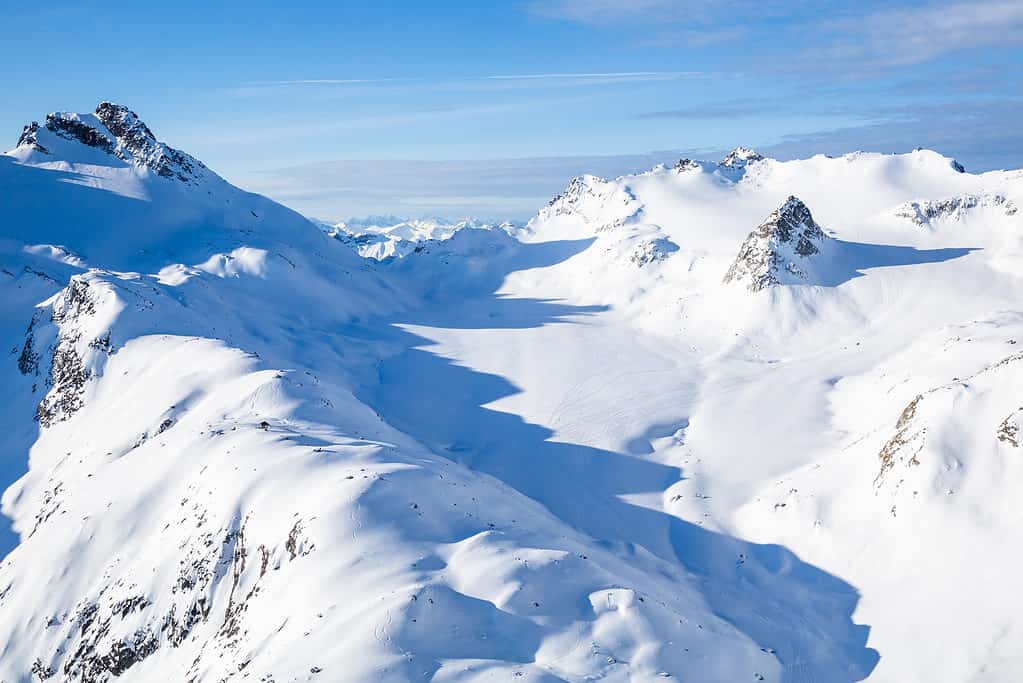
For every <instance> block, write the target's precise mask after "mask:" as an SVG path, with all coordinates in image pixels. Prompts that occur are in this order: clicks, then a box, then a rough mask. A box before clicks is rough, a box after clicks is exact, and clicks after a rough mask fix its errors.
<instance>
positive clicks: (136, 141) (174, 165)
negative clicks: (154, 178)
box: [16, 102, 207, 184]
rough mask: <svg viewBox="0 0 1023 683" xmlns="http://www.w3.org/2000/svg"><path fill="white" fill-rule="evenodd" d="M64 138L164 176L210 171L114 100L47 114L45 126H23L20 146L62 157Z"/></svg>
mask: <svg viewBox="0 0 1023 683" xmlns="http://www.w3.org/2000/svg"><path fill="white" fill-rule="evenodd" d="M65 141H70V142H72V143H78V144H81V145H85V146H86V147H90V148H93V149H96V150H99V151H100V152H103V153H105V154H110V155H112V156H115V157H117V158H118V159H120V160H121V161H124V162H126V163H129V164H134V165H136V166H138V167H144V168H147V169H149V170H151V171H153V172H154V173H156V174H157V175H159V176H162V177H164V178H173V179H177V180H180V181H182V182H185V183H190V184H195V183H198V182H199V181H200V180H201V179H202V178H203V177H204V175H205V174H206V172H207V169H206V166H205V165H204V164H203V163H202V162H201V161H199V160H198V159H195V158H194V157H192V156H190V155H188V154H186V153H184V152H182V151H180V150H177V149H174V148H173V147H170V146H168V145H166V144H164V143H162V142H160V141H158V140H157V139H156V136H155V135H153V132H152V131H151V130H150V129H149V127H148V126H147V125H146V124H145V123H144V122H143V121H142V120H141V119H139V117H138V115H137V114H135V112H133V111H131V110H130V109H128V107H125V106H123V105H120V104H114V103H112V102H100V104H99V106H97V107H96V111H95V112H93V113H92V114H76V113H71V112H54V113H51V114H47V115H46V121H45V123H44V124H43V125H42V126H40V125H39V123H38V122H37V121H33V122H32V123H30V124H29V125H27V126H25V127H24V128H23V129H22V132H21V136H20V137H19V138H18V147H17V149H22V148H27V150H28V151H30V152H35V153H38V154H42V155H48V156H57V157H61V156H63V155H62V154H61V152H62V151H63V149H62V148H65V146H66V142H65ZM16 151H17V150H16ZM67 160H68V161H74V160H75V159H67Z"/></svg>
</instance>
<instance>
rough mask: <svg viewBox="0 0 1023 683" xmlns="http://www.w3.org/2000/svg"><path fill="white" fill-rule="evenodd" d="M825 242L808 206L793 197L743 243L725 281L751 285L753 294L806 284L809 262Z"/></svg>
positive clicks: (824, 235)
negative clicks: (784, 286) (764, 290)
mask: <svg viewBox="0 0 1023 683" xmlns="http://www.w3.org/2000/svg"><path fill="white" fill-rule="evenodd" d="M826 239H828V237H827V235H826V234H825V233H824V230H822V229H821V227H820V226H819V225H817V223H816V221H814V219H813V215H812V214H811V213H810V209H808V208H807V207H806V204H804V203H803V202H802V201H801V200H800V199H798V198H797V197H794V196H790V197H789V198H788V199H787V200H785V203H784V204H782V205H781V206H780V207H778V208H777V209H775V210H774V211H773V212H772V213H771V215H770V216H768V217H767V220H765V221H764V222H763V223H761V224H760V225H759V226H758V227H757V228H756V229H755V230H754V231H753V232H751V233H750V234H749V236H748V237H747V238H746V239H745V240H744V241H743V243H742V246H741V247H739V254H738V256H736V258H735V261H734V262H733V263H732V266H731V267H730V268H729V269H728V272H727V273H726V274H725V280H724V281H725V282H726V283H727V282H745V281H748V288H749V290H750V291H751V292H759V291H760V290H762V289H765V288H767V287H771V286H774V285H778V284H792V283H797V282H800V281H806V280H807V279H808V274H807V259H809V258H810V257H812V256H814V255H815V254H819V253H820V251H821V245H822V244H823V242H824V240H826Z"/></svg>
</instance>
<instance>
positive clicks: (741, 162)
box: [718, 147, 764, 168]
mask: <svg viewBox="0 0 1023 683" xmlns="http://www.w3.org/2000/svg"><path fill="white" fill-rule="evenodd" d="M763 159H764V156H763V155H762V154H759V153H758V152H755V151H754V150H752V149H749V148H748V147H736V148H735V149H733V150H732V151H731V152H729V153H728V154H726V155H725V158H724V159H722V160H721V161H719V162H718V165H719V166H724V167H725V168H746V165H747V164H749V163H751V162H753V161H762V160H763Z"/></svg>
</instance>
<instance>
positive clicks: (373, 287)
mask: <svg viewBox="0 0 1023 683" xmlns="http://www.w3.org/2000/svg"><path fill="white" fill-rule="evenodd" d="M16 134H17V131H12V138H13V135H16ZM567 181H568V179H566V182H567ZM1021 203H1023V172H1021V171H998V172H989V173H983V174H973V173H970V172H967V171H966V170H965V169H963V168H962V167H961V166H960V165H959V164H957V163H956V162H955V161H954V160H952V159H949V158H946V157H943V156H942V155H940V154H938V153H936V152H933V151H927V150H917V151H914V152H911V153H907V154H899V155H882V154H873V153H852V154H848V155H845V156H841V157H835V158H832V157H826V156H823V155H821V156H815V157H813V158H809V159H802V160H796V161H784V162H783V161H777V160H773V159H770V158H765V157H763V156H761V155H759V154H757V153H755V152H753V151H751V150H747V149H742V148H739V149H737V150H735V151H734V152H733V153H731V154H729V155H728V157H726V158H725V159H724V160H722V161H721V162H720V163H718V162H705V161H693V160H688V159H684V160H682V161H680V162H679V163H678V164H675V165H665V166H658V167H656V168H654V169H652V170H650V171H648V172H646V173H640V174H637V175H630V176H624V177H620V178H616V179H611V180H605V179H602V178H598V177H594V176H583V177H580V178H576V179H575V180H572V181H571V182H568V184H567V188H566V189H565V191H564V192H563V193H562V194H561V195H559V196H557V197H556V198H554V199H553V200H552V201H551V202H550V204H549V205H547V206H545V207H543V208H540V209H539V211H538V213H537V214H536V216H535V217H534V218H533V219H532V220H530V221H529V222H528V224H525V225H511V224H504V225H494V224H483V223H475V222H471V221H469V222H465V223H463V224H447V223H445V224H438V223H437V222H434V223H429V222H426V223H424V222H419V223H416V222H408V221H405V222H403V221H397V222H395V221H386V220H385V221H377V222H375V223H374V222H370V223H367V224H365V225H358V224H353V225H342V226H329V228H327V229H325V228H324V226H322V225H321V224H318V223H315V222H313V221H311V220H309V219H307V218H304V217H303V216H301V215H299V214H297V213H295V212H294V211H291V210H289V209H287V208H285V207H283V206H281V205H279V204H277V203H275V202H273V201H271V200H269V199H267V198H265V197H261V196H258V195H254V194H250V193H248V192H245V191H243V190H240V189H238V188H236V187H234V186H232V185H231V184H229V183H228V182H227V181H225V180H224V179H222V178H221V177H220V176H218V175H217V174H216V173H215V172H213V171H212V170H211V169H209V168H207V167H206V166H205V165H204V164H202V163H201V162H200V161H198V160H197V159H195V158H193V157H192V156H190V155H188V154H187V153H185V152H181V151H178V150H175V149H173V148H171V147H169V146H167V145H165V144H163V143H161V142H159V141H158V140H157V138H156V137H155V135H154V134H153V132H152V131H150V129H149V128H148V127H147V126H146V125H145V124H144V123H143V122H142V121H141V120H140V119H139V118H138V117H137V116H135V114H133V113H132V112H131V111H130V110H128V109H127V108H125V107H121V106H118V105H114V104H109V103H103V104H101V105H100V106H99V107H97V109H96V111H95V112H93V113H87V114H72V113H55V114H51V115H49V116H47V117H46V118H45V120H44V121H43V122H42V123H33V124H31V125H29V126H26V127H25V130H24V131H23V133H22V135H21V137H20V139H19V140H18V144H17V146H16V147H15V148H14V149H13V150H12V151H10V152H8V153H6V154H5V155H2V156H0V341H2V346H0V349H2V350H3V355H2V359H3V360H2V362H0V386H2V387H3V390H4V394H5V396H4V399H3V401H0V435H2V437H0V484H2V486H3V488H4V489H6V490H5V492H4V494H3V499H2V510H3V514H4V521H3V524H2V525H0V557H2V558H3V559H2V560H0V681H4V682H5V683H22V682H25V683H27V682H29V681H88V682H101V681H113V680H124V681H188V682H199V681H204V682H205V681H209V682H214V681H217V682H222V681H253V682H257V681H258V682H260V683H270V682H273V683H285V682H288V681H331V682H333V681H385V682H389V681H423V680H430V681H437V682H438V683H440V682H443V683H452V682H455V681H457V682H470V681H472V682H476V681H518V680H522V681H536V682H540V681H543V682H545V683H551V682H554V681H568V682H572V683H576V682H582V681H598V680H599V681H662V680H667V681H685V682H687V683H689V682H692V683H696V682H709V683H716V682H729V683H731V682H740V683H741V682H744V681H752V682H756V681H769V682H779V683H781V682H784V683H806V682H810V681H817V682H826V683H852V682H853V681H861V680H870V681H883V682H892V683H910V682H914V681H921V682H923V681H926V682H928V683H938V682H948V683H961V682H964V681H999V682H1002V681H1005V682H1008V681H1020V680H1023V570H1021V561H1023V531H1021V529H1023V496H1020V494H1019V491H1020V488H1019V487H1020V486H1021V484H1023V433H1021V432H1020V429H1021V425H1023V344H1020V343H1019V342H1021V341H1023V277H1021V273H1023V213H1020V212H1019V211H1018V210H1017V207H1019V206H1020V205H1021ZM370 228H372V229H370Z"/></svg>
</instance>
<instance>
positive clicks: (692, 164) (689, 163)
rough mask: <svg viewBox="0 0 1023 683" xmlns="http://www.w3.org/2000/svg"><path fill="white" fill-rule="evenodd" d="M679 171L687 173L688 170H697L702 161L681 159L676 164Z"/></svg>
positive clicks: (676, 169)
mask: <svg viewBox="0 0 1023 683" xmlns="http://www.w3.org/2000/svg"><path fill="white" fill-rule="evenodd" d="M674 168H675V171H676V172H677V173H685V172H686V171H696V170H699V169H700V163H699V162H697V161H693V160H692V159H690V158H688V157H687V158H685V159H679V160H678V163H677V164H675V166H674Z"/></svg>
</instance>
